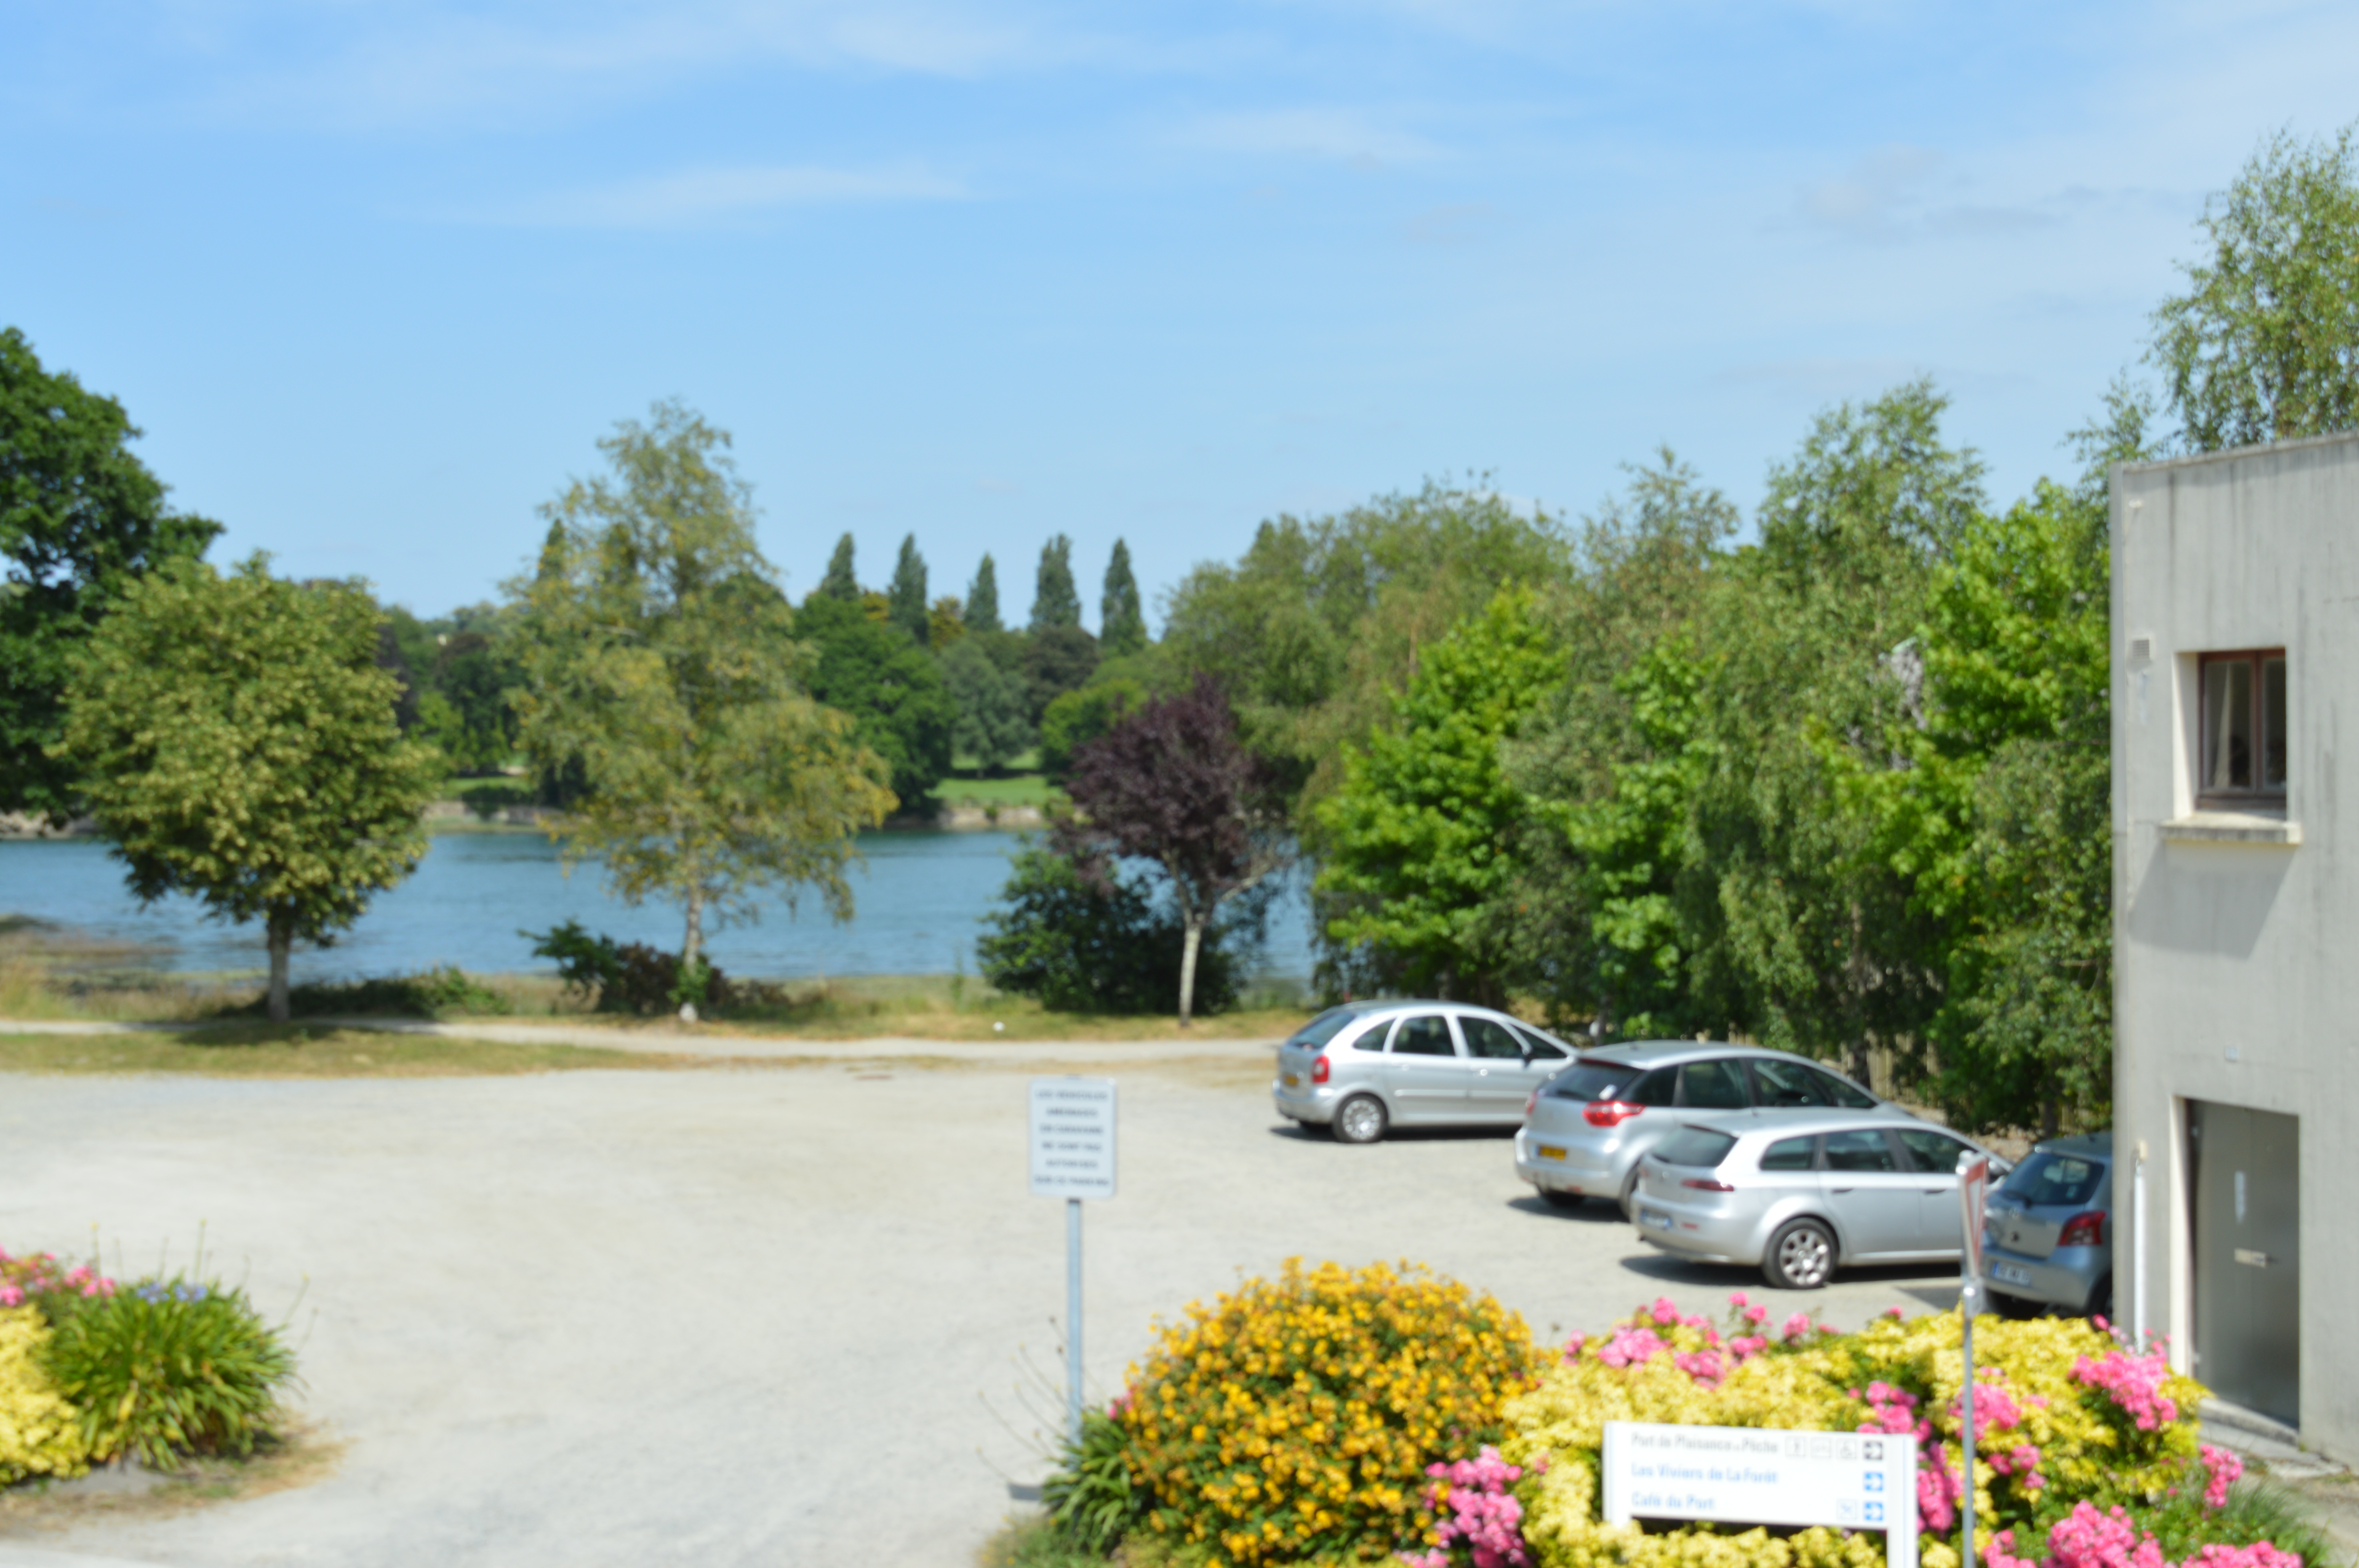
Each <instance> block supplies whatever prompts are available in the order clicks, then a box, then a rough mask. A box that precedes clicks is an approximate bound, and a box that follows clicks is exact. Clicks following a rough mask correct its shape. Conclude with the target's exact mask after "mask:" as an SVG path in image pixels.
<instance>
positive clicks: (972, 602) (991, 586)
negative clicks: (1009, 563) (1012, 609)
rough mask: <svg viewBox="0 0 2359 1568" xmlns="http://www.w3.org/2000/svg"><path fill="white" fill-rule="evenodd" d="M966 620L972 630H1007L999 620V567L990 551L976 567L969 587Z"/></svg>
mask: <svg viewBox="0 0 2359 1568" xmlns="http://www.w3.org/2000/svg"><path fill="white" fill-rule="evenodd" d="M965 620H966V629H967V630H968V631H970V632H1003V631H1006V627H1005V626H1003V625H1001V624H1000V620H999V568H997V567H995V566H994V565H992V563H991V556H990V554H989V553H988V552H985V553H984V557H983V564H982V565H981V566H979V567H977V568H974V581H973V583H972V584H970V585H969V586H968V588H967V590H966V616H965Z"/></svg>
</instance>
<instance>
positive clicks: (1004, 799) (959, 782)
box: [934, 773, 1059, 806]
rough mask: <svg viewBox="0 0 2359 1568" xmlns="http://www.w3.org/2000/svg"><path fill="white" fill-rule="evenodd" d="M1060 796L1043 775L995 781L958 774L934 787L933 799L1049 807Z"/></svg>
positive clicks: (953, 803)
mask: <svg viewBox="0 0 2359 1568" xmlns="http://www.w3.org/2000/svg"><path fill="white" fill-rule="evenodd" d="M1058 793H1059V792H1058V790H1057V789H1056V787H1055V786H1054V785H1052V784H1049V780H1048V778H1047V776H1046V775H1045V774H1041V773H1009V774H1007V775H1006V777H1004V778H995V779H992V778H983V777H981V776H969V775H965V774H958V775H953V776H952V777H950V778H946V779H944V780H943V781H942V782H941V783H940V784H937V785H935V786H934V797H935V798H936V799H937V800H940V802H941V803H942V804H943V805H945V806H959V805H962V804H966V805H974V806H1047V805H1048V804H1049V797H1050V796H1052V795H1056V794H1058Z"/></svg>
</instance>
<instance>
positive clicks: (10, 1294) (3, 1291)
mask: <svg viewBox="0 0 2359 1568" xmlns="http://www.w3.org/2000/svg"><path fill="white" fill-rule="evenodd" d="M24 1304H25V1292H22V1291H20V1290H18V1289H17V1288H16V1286H14V1285H0V1306H22V1305H24Z"/></svg>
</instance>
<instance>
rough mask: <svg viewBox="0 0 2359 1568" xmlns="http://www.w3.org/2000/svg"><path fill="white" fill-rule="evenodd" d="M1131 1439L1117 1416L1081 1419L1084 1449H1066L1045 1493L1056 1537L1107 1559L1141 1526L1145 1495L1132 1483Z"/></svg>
mask: <svg viewBox="0 0 2359 1568" xmlns="http://www.w3.org/2000/svg"><path fill="white" fill-rule="evenodd" d="M1129 1461H1130V1436H1129V1434H1128V1433H1125V1431H1124V1430H1123V1429H1122V1427H1121V1426H1120V1425H1119V1424H1118V1423H1117V1422H1115V1421H1114V1418H1113V1417H1112V1416H1108V1415H1104V1414H1102V1413H1101V1412H1099V1411H1085V1412H1084V1413H1083V1414H1082V1442H1081V1446H1080V1447H1079V1448H1075V1447H1074V1446H1073V1445H1072V1444H1071V1443H1068V1444H1065V1453H1064V1462H1063V1466H1062V1468H1060V1470H1059V1471H1058V1472H1057V1474H1055V1475H1053V1476H1049V1481H1048V1484H1047V1485H1046V1486H1044V1487H1041V1489H1040V1501H1041V1503H1042V1504H1043V1505H1044V1506H1045V1507H1046V1508H1047V1509H1048V1510H1049V1518H1050V1519H1053V1520H1055V1521H1056V1525H1057V1532H1058V1533H1059V1534H1060V1535H1061V1536H1063V1537H1064V1538H1065V1539H1066V1540H1067V1541H1071V1542H1072V1543H1073V1545H1075V1546H1077V1547H1079V1548H1080V1549H1081V1550H1082V1551H1083V1552H1095V1553H1097V1554H1099V1555H1101V1556H1103V1554H1104V1553H1105V1552H1110V1551H1112V1550H1113V1549H1114V1543H1115V1542H1117V1541H1120V1540H1121V1539H1122V1538H1123V1537H1124V1536H1125V1534H1127V1533H1129V1531H1130V1530H1131V1528H1132V1527H1133V1526H1134V1525H1136V1523H1137V1522H1138V1519H1139V1517H1140V1515H1141V1514H1142V1513H1143V1512H1144V1511H1145V1509H1146V1505H1147V1498H1146V1494H1144V1493H1143V1492H1141V1491H1140V1490H1139V1489H1138V1488H1137V1487H1136V1486H1134V1485H1133V1484H1132V1482H1131V1477H1130V1463H1129Z"/></svg>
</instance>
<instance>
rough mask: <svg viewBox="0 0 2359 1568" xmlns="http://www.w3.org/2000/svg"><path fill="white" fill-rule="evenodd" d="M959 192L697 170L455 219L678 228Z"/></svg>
mask: <svg viewBox="0 0 2359 1568" xmlns="http://www.w3.org/2000/svg"><path fill="white" fill-rule="evenodd" d="M966 194H967V192H966V190H965V189H963V188H962V187H961V186H960V185H958V184H957V183H956V182H955V181H952V180H949V179H945V178H941V177H940V176H939V175H935V174H931V173H929V172H928V171H926V170H924V169H922V168H915V167H908V168H887V169H844V168H812V167H810V166H784V167H773V168H697V169H684V170H681V171H680V172H679V173H677V174H667V175H658V176H657V177H655V178H650V179H635V180H625V181H623V182H621V183H619V184H615V185H608V186H602V187H599V188H596V189H586V190H572V191H559V192H554V193H551V194H549V195H544V196H538V197H532V198H529V199H527V200H523V201H519V202H516V203H513V204H511V205H506V206H486V207H479V208H475V209H473V210H471V211H467V212H464V213H462V214H460V216H461V217H462V218H463V219H468V220H472V221H473V222H492V223H516V224H525V225H531V226H545V227H551V228H587V229H679V228H688V227H692V226H695V225H698V224H702V223H710V222H718V221H722V220H726V219H730V218H743V217H750V216H753V215H755V214H757V213H762V212H769V211H777V210H778V209H781V208H788V207H806V206H811V205H815V204H819V203H826V202H850V201H940V200H957V199H959V198H962V197H964V196H965V195H966Z"/></svg>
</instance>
